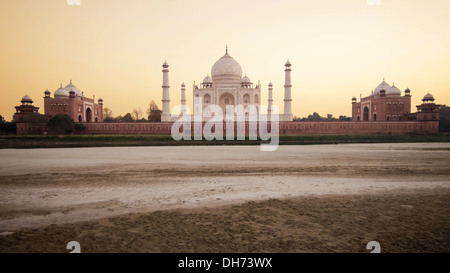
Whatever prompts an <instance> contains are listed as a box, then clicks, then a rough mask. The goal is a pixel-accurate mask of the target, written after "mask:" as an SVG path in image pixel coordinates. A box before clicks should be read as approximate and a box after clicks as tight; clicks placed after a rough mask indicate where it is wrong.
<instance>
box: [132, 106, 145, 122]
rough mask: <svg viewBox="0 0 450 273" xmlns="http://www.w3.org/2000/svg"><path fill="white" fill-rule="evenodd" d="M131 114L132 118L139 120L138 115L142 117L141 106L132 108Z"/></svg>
mask: <svg viewBox="0 0 450 273" xmlns="http://www.w3.org/2000/svg"><path fill="white" fill-rule="evenodd" d="M131 115H132V116H133V119H134V120H136V121H139V117H142V115H143V113H142V108H141V107H140V106H139V108H134V109H133V111H132V112H131Z"/></svg>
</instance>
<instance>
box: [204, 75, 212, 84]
mask: <svg viewBox="0 0 450 273" xmlns="http://www.w3.org/2000/svg"><path fill="white" fill-rule="evenodd" d="M203 83H212V79H211V77H210V76H209V75H207V76H206V77H205V78H204V79H203Z"/></svg>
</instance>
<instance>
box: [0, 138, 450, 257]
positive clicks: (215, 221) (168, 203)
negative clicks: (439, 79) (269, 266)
mask: <svg viewBox="0 0 450 273" xmlns="http://www.w3.org/2000/svg"><path fill="white" fill-rule="evenodd" d="M449 162H450V144H446V143H421V144H416V143H408V144H347V145H314V146H281V147H279V149H278V150H277V151H276V152H260V151H259V147H258V146H204V147H186V146H184V147H124V148H72V149H31V150H30V149H26V150H25V149H24V150H13V149H7V150H0V251H1V252H41V251H42V252H67V250H66V249H65V246H66V244H67V242H69V241H73V240H75V241H78V242H80V244H81V247H82V251H83V252H155V251H156V252H316V251H318V252H324V251H325V252H335V251H339V252H345V251H353V252H365V251H366V250H365V245H366V244H367V242H369V241H372V240H376V241H379V242H380V244H381V247H382V251H383V252H449V251H450V214H449V212H450V211H449V208H450V206H449V205H450V182H449V181H450V179H449V178H450V164H449Z"/></svg>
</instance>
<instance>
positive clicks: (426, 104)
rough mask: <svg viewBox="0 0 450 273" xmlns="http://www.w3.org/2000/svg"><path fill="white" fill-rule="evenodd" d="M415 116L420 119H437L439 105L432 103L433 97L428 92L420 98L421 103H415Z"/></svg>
mask: <svg viewBox="0 0 450 273" xmlns="http://www.w3.org/2000/svg"><path fill="white" fill-rule="evenodd" d="M416 107H417V113H416V118H417V120H420V121H439V108H440V107H441V105H439V104H435V103H434V97H433V96H432V95H431V94H430V93H428V94H426V95H425V96H424V97H423V99H422V104H420V105H417V106H416Z"/></svg>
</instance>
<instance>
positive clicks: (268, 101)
mask: <svg viewBox="0 0 450 273" xmlns="http://www.w3.org/2000/svg"><path fill="white" fill-rule="evenodd" d="M272 86H273V85H272V83H269V98H268V99H267V115H268V116H269V118H270V116H271V115H272V104H273V98H272V91H273V87H272Z"/></svg>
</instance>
